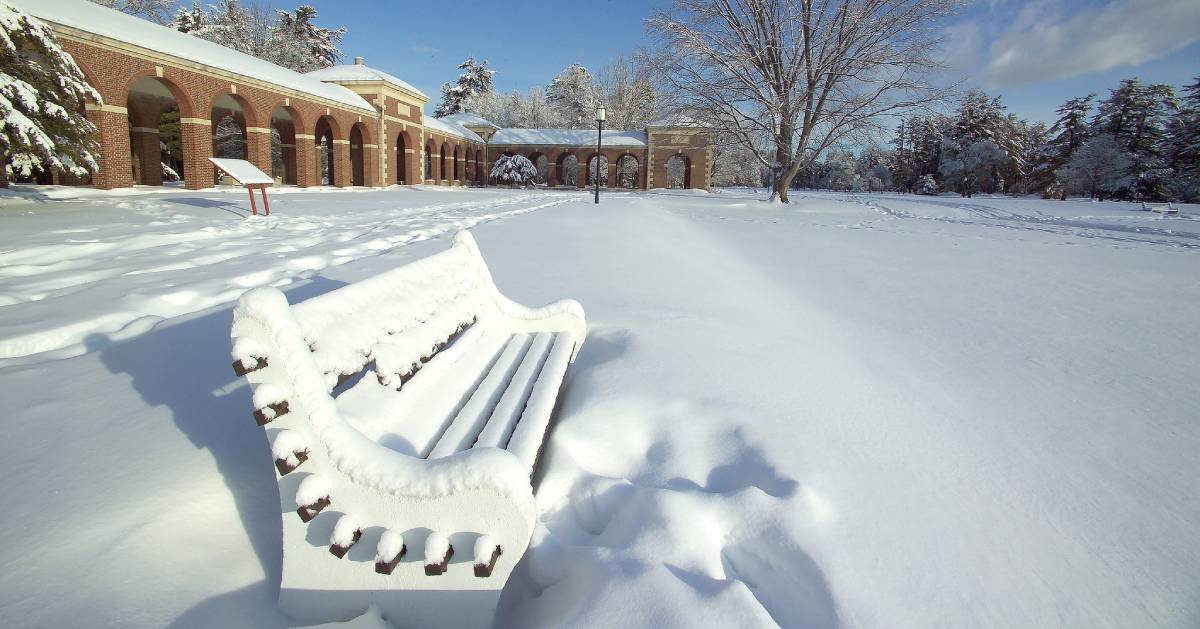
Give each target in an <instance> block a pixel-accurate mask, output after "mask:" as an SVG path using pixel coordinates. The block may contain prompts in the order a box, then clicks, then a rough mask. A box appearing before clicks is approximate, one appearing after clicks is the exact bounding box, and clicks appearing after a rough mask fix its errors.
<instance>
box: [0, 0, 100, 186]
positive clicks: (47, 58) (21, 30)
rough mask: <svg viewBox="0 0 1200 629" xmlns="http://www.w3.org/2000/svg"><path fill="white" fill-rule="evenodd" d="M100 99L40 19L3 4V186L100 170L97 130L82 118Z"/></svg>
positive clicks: (0, 173)
mask: <svg viewBox="0 0 1200 629" xmlns="http://www.w3.org/2000/svg"><path fill="white" fill-rule="evenodd" d="M88 98H91V99H92V100H94V101H95V102H97V103H99V102H100V94H99V93H97V92H96V90H94V89H92V87H91V86H90V85H88V83H87V80H86V79H85V78H84V76H83V71H81V70H80V69H79V66H77V65H76V64H75V60H74V59H72V58H71V55H69V54H67V53H66V51H64V50H63V49H62V47H61V46H59V44H58V40H56V39H55V37H54V34H53V33H52V32H51V31H50V29H49V28H48V27H46V26H45V25H44V24H42V22H41V21H39V20H38V19H37V18H35V17H33V16H31V15H28V14H26V13H23V12H21V11H20V10H19V9H16V8H14V7H13V6H11V5H9V4H8V3H5V2H0V164H3V165H4V169H3V171H0V187H2V186H7V185H8V176H9V175H20V176H25V177H27V176H30V175H32V174H33V173H35V172H38V171H46V170H49V169H56V170H59V171H66V172H69V173H72V174H74V175H77V176H80V177H82V176H84V175H86V174H87V173H88V171H89V170H93V171H94V170H96V169H97V167H98V166H97V163H96V151H97V150H98V148H97V146H96V141H95V139H94V137H93V134H94V133H95V132H96V127H95V126H94V125H93V124H92V123H91V122H89V121H88V119H87V117H85V116H84V114H83V105H84V102H86V100H87V99H88Z"/></svg>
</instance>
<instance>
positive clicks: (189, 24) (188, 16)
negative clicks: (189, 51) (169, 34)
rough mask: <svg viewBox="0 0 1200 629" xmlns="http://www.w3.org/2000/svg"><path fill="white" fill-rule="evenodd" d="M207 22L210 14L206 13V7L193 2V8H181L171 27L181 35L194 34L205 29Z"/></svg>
mask: <svg viewBox="0 0 1200 629" xmlns="http://www.w3.org/2000/svg"><path fill="white" fill-rule="evenodd" d="M207 21H208V14H207V13H205V12H204V7H201V6H200V3H199V2H196V0H192V6H191V7H179V10H178V11H176V12H175V17H173V18H171V23H170V24H169V26H170V27H171V28H173V29H175V30H177V31H179V32H180V33H192V32H195V31H198V30H200V29H202V28H204V25H205V23H206V22H207Z"/></svg>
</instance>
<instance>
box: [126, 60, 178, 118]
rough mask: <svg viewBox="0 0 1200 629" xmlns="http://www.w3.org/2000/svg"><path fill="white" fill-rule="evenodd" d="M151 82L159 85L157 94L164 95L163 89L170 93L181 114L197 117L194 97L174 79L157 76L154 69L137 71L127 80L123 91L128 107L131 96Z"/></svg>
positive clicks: (127, 106)
mask: <svg viewBox="0 0 1200 629" xmlns="http://www.w3.org/2000/svg"><path fill="white" fill-rule="evenodd" d="M151 84H154V85H157V86H159V88H158V89H159V91H157V92H155V93H156V94H157V95H160V96H163V94H162V91H161V90H166V91H167V92H168V93H169V96H170V97H171V98H172V99H174V101H175V104H176V106H178V107H179V115H181V116H183V117H184V118H195V117H196V110H195V109H194V107H193V105H192V99H191V98H189V97H188V93H187V92H185V91H184V90H183V89H182V88H180V87H179V86H178V85H176V84H175V82H174V81H172V80H170V79H165V78H163V77H161V76H157V75H156V74H155V73H154V72H153V71H149V70H147V71H143V72H137V73H135V74H133V75H132V76H130V77H129V80H128V81H126V83H125V86H124V88H123V90H122V92H121V93H122V94H124V95H125V107H126V109H128V108H129V106H130V98H131V97H132V96H133V95H134V94H135V93H140V92H141V91H142V90H143V89H145V88H146V87H148V86H150V85H151Z"/></svg>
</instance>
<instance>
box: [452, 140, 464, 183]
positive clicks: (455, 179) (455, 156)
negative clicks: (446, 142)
mask: <svg viewBox="0 0 1200 629" xmlns="http://www.w3.org/2000/svg"><path fill="white" fill-rule="evenodd" d="M458 168H459V167H458V145H457V144H455V145H454V181H462V178H461V177H460V176H459V171H458Z"/></svg>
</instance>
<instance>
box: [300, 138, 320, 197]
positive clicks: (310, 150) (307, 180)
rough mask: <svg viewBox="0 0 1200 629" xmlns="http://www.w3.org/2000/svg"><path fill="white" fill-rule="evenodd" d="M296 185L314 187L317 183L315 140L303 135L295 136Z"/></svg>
mask: <svg viewBox="0 0 1200 629" xmlns="http://www.w3.org/2000/svg"><path fill="white" fill-rule="evenodd" d="M295 153H296V156H295V157H294V159H295V160H296V185H297V186H299V187H301V188H307V187H309V186H315V185H317V184H318V183H320V182H319V177H320V172H321V171H320V169H319V168H318V164H317V158H318V156H317V146H316V138H315V137H313V136H311V135H306V134H303V133H297V134H296V151H295Z"/></svg>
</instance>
